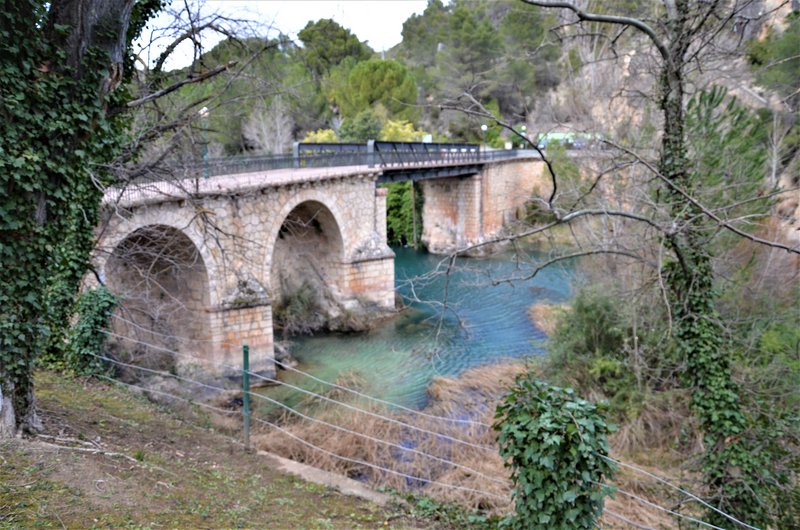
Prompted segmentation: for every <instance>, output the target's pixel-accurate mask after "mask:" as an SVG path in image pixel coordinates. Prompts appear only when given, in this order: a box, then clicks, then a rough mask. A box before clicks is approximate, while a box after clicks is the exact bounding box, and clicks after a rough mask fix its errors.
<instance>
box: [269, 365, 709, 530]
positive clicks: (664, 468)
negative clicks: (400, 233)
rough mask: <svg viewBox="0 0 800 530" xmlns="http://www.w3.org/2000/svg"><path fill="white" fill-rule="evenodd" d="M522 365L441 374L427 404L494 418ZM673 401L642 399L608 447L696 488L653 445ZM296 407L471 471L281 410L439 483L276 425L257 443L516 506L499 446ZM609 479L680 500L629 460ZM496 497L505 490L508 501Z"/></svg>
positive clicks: (668, 522)
mask: <svg viewBox="0 0 800 530" xmlns="http://www.w3.org/2000/svg"><path fill="white" fill-rule="evenodd" d="M525 370H526V367H525V366H524V365H523V364H522V363H519V362H507V363H501V364H497V365H493V366H484V367H479V368H475V369H472V370H469V371H467V372H465V373H464V374H463V375H462V376H461V377H460V378H458V379H451V378H444V377H437V378H435V379H434V380H433V382H432V384H431V386H430V387H429V389H428V393H429V395H430V398H431V400H430V403H429V405H428V406H427V407H426V408H425V409H424V410H423V412H425V413H427V414H431V415H435V416H440V417H444V418H451V419H452V418H459V419H467V418H468V419H470V420H473V421H476V422H480V423H484V424H491V423H492V422H493V420H494V409H495V407H496V405H497V403H498V401H499V399H500V398H501V397H502V395H503V394H504V392H505V391H506V389H507V388H508V387H509V386H510V384H511V383H512V382H513V380H514V378H515V377H516V376H517V375H518V374H520V373H522V372H524V371H525ZM337 384H339V385H342V386H347V387H349V388H353V389H355V390H363V389H364V388H365V386H366V384H365V382H364V380H363V378H361V377H360V376H359V375H358V374H354V373H347V374H343V375H342V377H340V378H339V380H337ZM326 395H327V396H328V397H330V398H331V399H336V400H339V401H345V402H348V403H350V404H352V405H357V406H358V407H359V408H362V409H364V410H368V411H370V412H373V413H376V414H380V415H384V416H388V417H390V418H392V419H394V420H397V421H400V422H405V423H408V424H411V425H414V426H416V427H418V428H420V429H424V430H428V431H433V432H438V433H441V434H443V435H446V436H450V437H453V438H457V439H461V440H465V441H468V442H469V443H472V444H477V445H482V446H491V447H495V446H496V436H495V433H494V431H493V430H492V429H491V428H487V427H484V426H479V425H468V426H465V425H463V424H457V423H453V422H447V421H444V420H437V419H431V418H426V417H422V416H419V415H414V414H411V413H405V412H403V413H400V412H397V411H388V410H386V409H385V408H384V407H377V406H376V405H375V404H374V403H371V402H368V401H365V400H360V399H356V400H355V401H354V400H353V395H352V394H349V393H347V392H344V391H342V390H339V389H333V390H332V391H331V392H329V393H327V394H326ZM676 402H680V399H678V398H676ZM670 406H675V403H672V402H666V401H665V402H663V403H659V404H651V405H646V407H651V408H646V410H645V411H644V412H643V414H642V415H641V416H640V419H639V420H637V422H635V423H633V424H631V425H625V426H623V428H622V429H621V430H620V432H618V433H617V434H615V435H614V436H613V437H612V440H611V445H612V447H613V448H614V456H615V457H616V458H618V459H621V460H623V461H628V462H641V463H644V466H639V467H644V468H645V469H647V470H648V471H650V472H652V473H654V474H656V475H659V476H662V477H666V478H668V479H669V480H671V481H672V482H674V483H680V484H684V485H686V484H690V486H688V489H690V490H692V489H693V487H692V485H694V484H695V481H694V480H688V479H691V478H692V477H686V476H679V475H680V472H679V471H676V470H679V469H680V466H679V462H680V461H681V455H679V454H678V453H677V452H675V451H666V450H660V449H653V448H655V447H658V446H659V444H663V445H662V446H663V447H668V446H669V442H667V440H674V439H675V438H674V437H675V436H676V435H677V430H679V428H680V426H679V424H677V423H674V422H672V420H671V419H669V420H664V421H662V418H663V416H668V417H670V418H676V417H677V416H680V415H675V414H665V413H669V412H674V411H669V410H668V409H669V407H670ZM300 408H302V409H304V410H305V411H307V412H313V416H314V417H316V418H318V419H321V420H324V421H327V422H329V423H333V424H335V425H338V426H341V427H342V428H344V429H347V430H349V431H352V432H356V433H362V434H365V435H368V436H370V437H373V438H378V439H381V440H386V441H389V442H391V443H393V444H396V445H403V446H406V447H413V448H414V449H416V450H417V451H420V452H424V453H428V454H431V455H435V456H437V457H438V458H441V459H443V460H448V461H452V462H454V463H456V464H458V465H460V466H464V467H468V468H471V469H472V470H474V471H469V470H466V469H464V468H463V467H455V466H452V465H447V464H445V463H442V462H440V461H437V460H433V459H430V458H427V457H425V456H422V455H419V454H415V453H411V452H409V451H403V450H401V449H399V448H397V447H391V446H387V445H385V444H381V443H379V442H375V441H372V440H369V439H365V438H363V437H360V436H358V435H356V434H350V433H345V432H341V431H339V430H336V429H334V428H331V427H326V426H324V425H321V424H319V423H316V422H311V421H308V420H302V419H298V418H297V417H296V416H292V415H290V414H289V413H287V414H285V415H284V417H282V418H281V424H282V427H283V428H286V429H288V430H289V431H291V432H292V434H294V435H296V436H299V437H301V438H303V439H304V440H307V441H308V442H310V443H311V444H314V445H316V446H318V447H321V448H322V449H324V450H325V451H328V452H330V453H334V454H337V455H340V456H342V457H345V458H347V459H350V460H354V461H362V462H369V463H372V464H376V465H379V466H381V467H384V468H386V469H390V470H392V471H395V472H398V473H402V474H405V475H410V476H415V477H421V478H425V479H427V480H431V481H435V482H437V483H441V484H431V483H428V484H426V483H423V482H421V481H414V480H411V479H408V478H405V477H402V476H399V475H396V474H393V473H389V472H386V471H381V470H376V469H374V468H371V467H369V466H366V465H363V464H359V463H357V462H352V461H350V462H348V461H344V460H342V459H338V458H335V457H333V456H331V455H329V454H325V453H323V452H321V451H319V450H316V449H314V448H311V447H308V446H306V445H304V444H302V443H299V442H297V441H295V440H292V439H291V438H289V437H287V436H286V435H284V434H282V433H280V432H278V431H276V430H264V431H262V432H260V433H259V434H257V435H255V436H254V437H253V440H254V441H255V444H256V446H257V447H258V448H260V449H264V450H267V451H271V452H274V453H277V454H280V455H282V456H284V457H287V458H291V459H294V460H297V461H300V462H304V463H307V464H309V465H312V466H315V467H319V468H322V469H326V470H328V471H332V472H335V473H339V474H342V475H345V476H348V477H351V478H355V479H358V480H363V481H365V482H367V483H369V484H371V485H373V486H382V487H390V488H394V489H397V490H399V491H410V490H414V491H416V492H419V493H423V494H425V495H428V496H430V497H432V498H435V499H437V500H439V501H443V502H452V503H457V504H461V505H463V506H466V507H468V508H472V509H480V510H484V511H486V512H489V513H495V514H504V513H508V512H510V511H511V510H512V509H513V505H512V502H511V496H510V493H511V483H510V481H508V480H507V479H508V476H509V475H508V469H506V468H505V467H504V465H503V461H502V459H501V458H500V456H499V454H498V453H497V452H489V451H485V450H481V449H477V448H474V447H467V446H463V445H459V444H457V443H455V442H452V441H448V440H443V439H441V438H439V437H437V436H433V435H430V434H425V433H420V432H418V431H414V430H413V429H410V428H408V427H405V426H403V425H398V424H397V423H393V422H391V421H387V420H385V419H380V418H375V417H373V416H369V415H366V414H363V413H359V412H354V411H352V410H348V409H345V408H343V407H339V406H336V405H333V404H330V403H324V402H322V404H320V402H319V401H318V400H314V399H313V398H311V399H309V400H307V401H306V402H304V403H302V404H301V405H300ZM636 447H638V448H641V447H648V448H649V449H648V450H647V451H646V452H643V453H641V454H635V455H632V454H630V453H629V451H630V450H631V449H632V448H636ZM487 477H489V478H487ZM495 480H496V481H500V483H498V482H495ZM687 480H688V481H687ZM613 483H614V484H615V485H618V486H619V487H621V488H622V489H624V490H625V491H628V492H631V493H634V494H636V495H639V496H640V497H643V498H646V499H648V500H650V501H651V502H655V503H657V504H660V505H662V506H667V507H674V506H676V505H677V503H678V501H679V499H678V497H677V496H676V495H675V494H674V492H673V491H672V490H670V489H669V488H667V487H666V486H664V485H662V484H660V483H658V481H656V480H654V479H651V478H648V477H646V476H644V475H641V474H639V473H636V472H634V471H631V470H628V469H625V468H621V469H620V470H619V472H618V474H617V476H616V477H615V479H614V480H613ZM446 485H451V486H458V487H460V488H469V489H472V490H478V491H479V492H473V491H465V490H459V489H453V488H449V487H447V486H446ZM495 496H500V497H502V499H498V498H496V497H495ZM606 506H607V507H608V508H609V509H610V510H612V511H614V512H615V513H617V514H620V515H622V516H624V517H627V518H628V519H630V520H632V521H635V522H637V523H639V524H642V525H646V526H650V527H652V528H656V529H661V528H677V523H676V522H675V519H673V518H671V517H670V516H668V515H666V514H664V513H663V512H661V511H658V510H657V509H655V508H649V507H647V506H644V505H642V504H641V503H639V502H637V501H635V500H632V499H630V498H628V497H626V496H624V495H622V494H617V495H616V497H615V498H610V499H608V500H607V501H606ZM602 523H603V527H604V528H629V527H628V526H626V524H625V523H622V522H620V521H618V520H616V519H614V518H612V517H610V516H608V515H604V516H603V519H602Z"/></svg>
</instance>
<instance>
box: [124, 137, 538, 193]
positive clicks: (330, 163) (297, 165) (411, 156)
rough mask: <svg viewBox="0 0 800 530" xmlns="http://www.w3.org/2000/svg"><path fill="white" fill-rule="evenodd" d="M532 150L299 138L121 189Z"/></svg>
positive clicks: (409, 168)
mask: <svg viewBox="0 0 800 530" xmlns="http://www.w3.org/2000/svg"><path fill="white" fill-rule="evenodd" d="M532 155H534V152H532V151H523V150H485V149H481V147H480V146H479V145H478V144H461V143H417V142H381V141H374V140H370V141H369V142H367V143H365V144H319V143H301V142H295V144H294V148H293V152H292V154H291V155H261V156H235V157H225V158H210V159H207V160H204V161H197V162H190V163H188V164H183V165H176V166H174V167H172V168H162V171H160V172H159V173H158V174H157V175H155V174H152V173H151V174H150V175H148V176H147V177H140V178H136V179H134V180H132V181H131V182H129V183H128V184H126V185H125V186H123V187H121V190H122V196H123V197H127V196H129V195H131V194H135V193H136V190H140V189H149V190H154V191H162V192H165V193H166V192H167V191H169V190H171V189H172V188H170V185H171V184H170V183H171V182H174V181H178V180H181V181H183V180H186V179H189V180H193V181H194V182H195V185H194V187H197V188H198V189H199V185H200V182H201V181H202V180H203V179H204V178H207V177H214V176H219V175H236V174H241V173H254V172H262V171H274V170H280V169H303V168H326V167H344V166H362V167H368V168H374V169H375V170H376V171H382V172H383V178H382V180H381V181H382V182H389V181H399V180H407V179H408V178H411V179H413V180H417V179H418V178H437V177H444V176H451V174H453V172H454V170H457V169H458V167H459V166H464V168H465V169H466V168H467V166H470V169H471V170H476V168H477V166H479V165H480V164H482V163H484V162H490V161H495V160H504V159H509V158H515V157H518V156H532ZM437 168H438V169H437ZM420 175H422V176H420ZM190 187H192V186H190ZM162 188H163V189H162Z"/></svg>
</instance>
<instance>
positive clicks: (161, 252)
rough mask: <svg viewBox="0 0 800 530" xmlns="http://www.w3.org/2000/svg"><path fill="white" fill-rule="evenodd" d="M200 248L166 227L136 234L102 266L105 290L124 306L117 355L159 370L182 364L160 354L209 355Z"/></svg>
mask: <svg viewBox="0 0 800 530" xmlns="http://www.w3.org/2000/svg"><path fill="white" fill-rule="evenodd" d="M206 263H207V261H206V259H204V257H203V255H202V253H201V250H200V248H198V245H197V244H196V243H195V241H193V240H192V239H191V238H190V237H189V236H188V235H187V234H186V233H185V232H184V231H182V230H180V229H177V228H175V227H173V226H169V225H164V224H149V225H144V226H140V227H138V228H136V229H135V230H133V231H131V232H129V233H127V235H125V236H124V237H120V238H118V241H116V244H115V245H114V247H113V248H112V250H111V253H110V255H108V256H107V258H106V260H105V263H104V268H103V271H104V275H105V280H106V284H107V286H108V288H109V290H111V291H112V292H114V293H116V294H118V295H120V296H121V297H122V300H121V302H120V305H119V307H118V309H117V315H118V318H115V319H113V320H112V329H113V330H114V332H115V333H116V334H117V335H120V336H123V337H127V339H120V338H119V337H117V338H116V340H115V341H113V344H112V346H113V347H114V348H115V349H117V350H118V351H117V353H118V355H120V356H121V357H124V358H126V359H128V360H130V361H133V362H135V363H136V364H139V365H145V366H148V365H149V366H157V367H159V368H162V369H163V368H167V367H173V366H175V365H178V364H186V362H187V360H186V359H182V358H175V356H173V355H171V354H169V353H168V352H166V351H164V350H174V351H178V352H180V353H182V354H185V355H191V356H196V357H198V360H206V359H207V356H208V354H209V353H210V350H211V347H210V344H211V343H210V341H211V339H212V337H211V335H210V332H209V319H208V309H209V308H210V305H211V298H212V296H211V289H210V288H209V284H210V282H209V271H208V268H207V266H206Z"/></svg>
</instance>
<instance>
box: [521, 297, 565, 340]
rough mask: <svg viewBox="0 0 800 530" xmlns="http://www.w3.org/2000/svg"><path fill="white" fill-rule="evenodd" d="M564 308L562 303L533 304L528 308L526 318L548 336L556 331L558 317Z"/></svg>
mask: <svg viewBox="0 0 800 530" xmlns="http://www.w3.org/2000/svg"><path fill="white" fill-rule="evenodd" d="M565 309H566V306H565V305H563V304H559V305H553V304H533V305H532V306H530V307H529V308H528V318H530V320H531V322H533V324H534V325H535V326H536V327H537V328H539V329H541V330H542V331H544V333H545V334H546V335H547V336H550V335H552V334H553V333H554V332H555V331H556V325H557V324H558V319H559V317H560V316H561V315H562V314H563V313H564V310H565Z"/></svg>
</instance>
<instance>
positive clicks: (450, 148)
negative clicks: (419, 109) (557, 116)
mask: <svg viewBox="0 0 800 530" xmlns="http://www.w3.org/2000/svg"><path fill="white" fill-rule="evenodd" d="M518 154H519V153H518V151H516V150H502V151H501V150H498V151H485V150H481V148H480V146H479V145H478V144H460V143H418V142H381V141H375V140H370V141H369V142H367V143H366V144H354V143H340V144H321V143H300V142H296V143H295V144H294V148H293V152H292V155H261V156H252V157H250V156H237V157H226V158H215V159H209V160H208V161H207V162H203V163H196V164H193V169H194V170H195V172H196V173H198V174H202V175H205V176H216V175H233V174H237V173H251V172H257V171H271V170H277V169H290V168H295V169H303V168H322V167H343V166H366V167H370V168H376V169H384V168H398V167H420V166H435V165H458V164H473V163H480V162H483V161H491V160H499V159H505V158H511V157H515V156H518Z"/></svg>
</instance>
